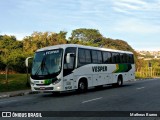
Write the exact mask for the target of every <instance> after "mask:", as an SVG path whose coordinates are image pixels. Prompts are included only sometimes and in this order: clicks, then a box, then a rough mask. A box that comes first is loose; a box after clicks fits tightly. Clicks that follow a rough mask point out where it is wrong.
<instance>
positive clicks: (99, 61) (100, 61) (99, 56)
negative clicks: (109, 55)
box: [97, 51, 102, 63]
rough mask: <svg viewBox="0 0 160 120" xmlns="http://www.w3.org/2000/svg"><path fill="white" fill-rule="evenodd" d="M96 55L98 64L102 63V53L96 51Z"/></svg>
mask: <svg viewBox="0 0 160 120" xmlns="http://www.w3.org/2000/svg"><path fill="white" fill-rule="evenodd" d="M97 55H98V63H102V53H101V51H97Z"/></svg>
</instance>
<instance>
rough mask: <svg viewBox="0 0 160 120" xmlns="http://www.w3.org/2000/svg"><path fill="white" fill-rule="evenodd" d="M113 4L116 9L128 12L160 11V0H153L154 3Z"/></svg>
mask: <svg viewBox="0 0 160 120" xmlns="http://www.w3.org/2000/svg"><path fill="white" fill-rule="evenodd" d="M112 2H113V6H114V8H119V9H123V10H128V11H130V10H132V11H133V10H134V11H155V12H158V11H160V0H153V1H152V2H147V1H145V0H114V1H112ZM115 10H116V9H115Z"/></svg>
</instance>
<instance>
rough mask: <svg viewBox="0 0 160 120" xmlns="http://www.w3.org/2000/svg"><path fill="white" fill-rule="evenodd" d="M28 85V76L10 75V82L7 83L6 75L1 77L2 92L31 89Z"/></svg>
mask: <svg viewBox="0 0 160 120" xmlns="http://www.w3.org/2000/svg"><path fill="white" fill-rule="evenodd" d="M26 83H27V77H26V74H9V75H8V81H6V78H5V75H0V92H9V91H16V90H26V89H30V87H27V85H26Z"/></svg>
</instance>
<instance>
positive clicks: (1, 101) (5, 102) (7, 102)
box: [0, 100, 17, 103]
mask: <svg viewBox="0 0 160 120" xmlns="http://www.w3.org/2000/svg"><path fill="white" fill-rule="evenodd" d="M15 101H17V100H10V101H0V103H8V102H15Z"/></svg>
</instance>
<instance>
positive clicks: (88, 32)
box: [69, 28, 102, 43]
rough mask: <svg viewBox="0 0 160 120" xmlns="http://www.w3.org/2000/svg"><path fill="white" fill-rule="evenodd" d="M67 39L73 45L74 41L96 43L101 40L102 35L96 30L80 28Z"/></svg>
mask: <svg viewBox="0 0 160 120" xmlns="http://www.w3.org/2000/svg"><path fill="white" fill-rule="evenodd" d="M69 39H70V41H71V42H73V43H74V42H75V41H82V42H93V43H96V42H99V41H101V40H102V35H101V34H100V32H99V30H96V29H86V28H80V29H75V30H73V31H72V33H71V37H70V38H69Z"/></svg>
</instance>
